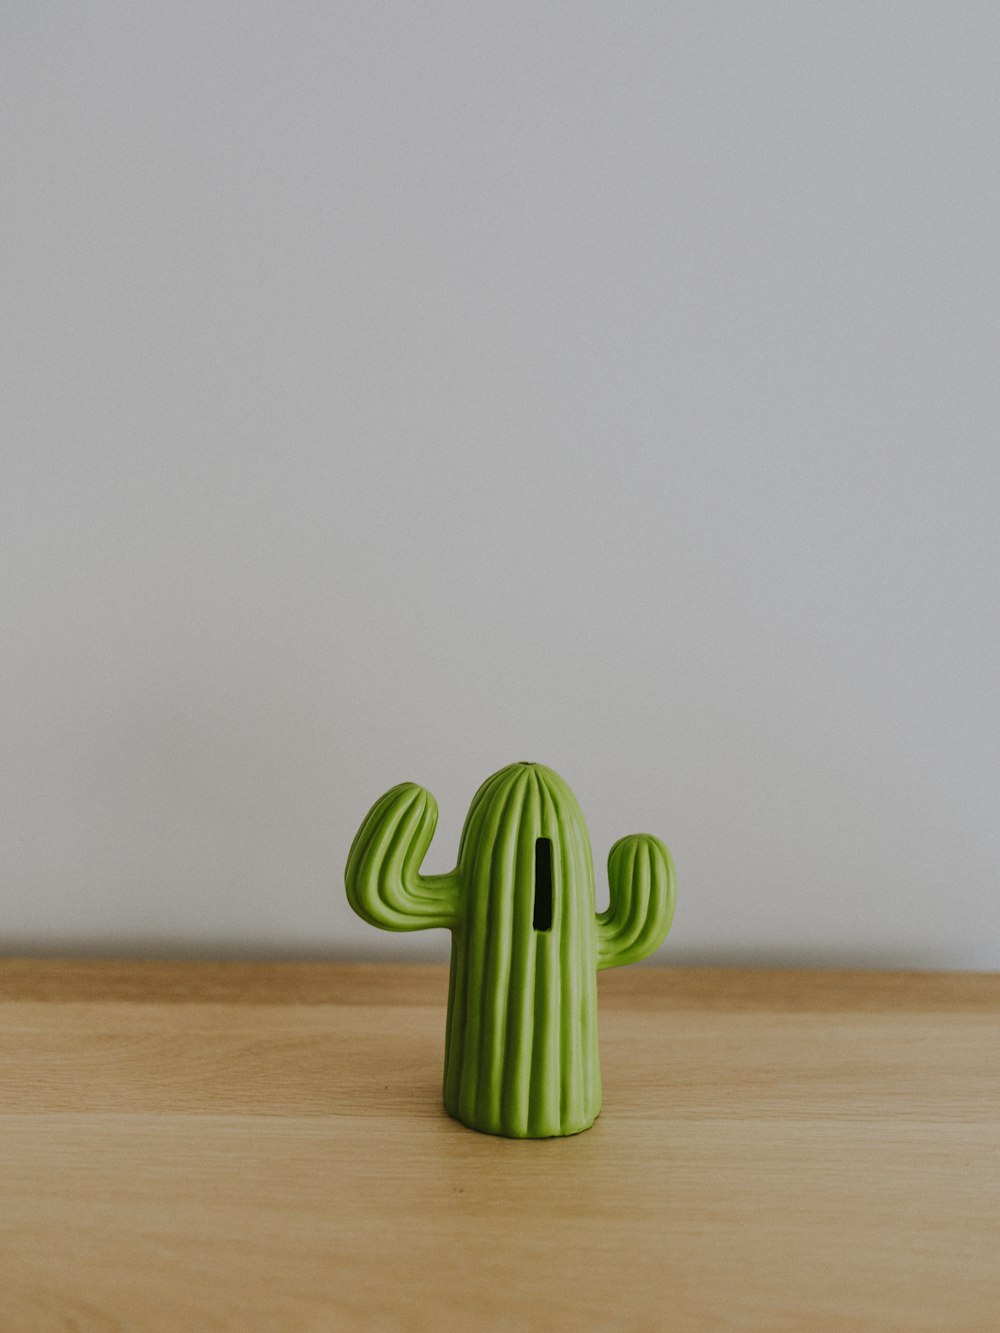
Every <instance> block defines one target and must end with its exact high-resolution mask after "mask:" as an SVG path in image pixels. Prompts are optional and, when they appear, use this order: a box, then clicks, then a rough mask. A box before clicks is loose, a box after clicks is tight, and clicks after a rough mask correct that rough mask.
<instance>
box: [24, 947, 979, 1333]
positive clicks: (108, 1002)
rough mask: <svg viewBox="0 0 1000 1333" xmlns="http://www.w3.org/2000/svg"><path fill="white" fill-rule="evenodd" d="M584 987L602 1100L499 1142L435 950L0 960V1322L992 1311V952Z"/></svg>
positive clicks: (459, 1326)
mask: <svg viewBox="0 0 1000 1333" xmlns="http://www.w3.org/2000/svg"><path fill="white" fill-rule="evenodd" d="M600 993H601V1043H602V1059H603V1072H604V1111H603V1113H602V1115H601V1117H600V1119H599V1120H598V1122H597V1124H596V1125H595V1126H594V1128H593V1129H592V1130H589V1131H588V1132H587V1133H585V1134H581V1135H579V1136H578V1137H575V1138H570V1139H557V1140H546V1141H539V1142H513V1141H510V1140H505V1139H498V1138H490V1137H488V1136H484V1135H480V1134H476V1133H473V1132H471V1131H469V1130H467V1129H464V1128H463V1127H462V1126H460V1125H458V1124H456V1123H455V1122H453V1121H451V1120H449V1119H448V1118H447V1116H445V1114H444V1113H443V1111H442V1109H441V1101H440V1081H441V1062H442V1050H443V1040H444V1017H445V1000H446V995H447V973H446V970H445V969H443V968H439V967H378V966H338V965H328V964H256V963H221V964H204V963H200V964H199V963H186V964H184V963H177V964H170V963H120V962H81V961H32V960H25V959H10V960H6V961H2V962H0V1056H2V1070H3V1076H2V1080H0V1330H2V1331H3V1333H21V1330H25V1331H29V1330H50V1329H51V1330H56V1329H59V1330H69V1329H73V1330H77V1331H78V1333H89V1330H102V1331H106V1333H113V1331H118V1330H120V1331H121V1333H133V1331H134V1333H144V1331H145V1330H164V1331H166V1330H170V1331H171V1333H202V1331H203V1330H204V1331H205V1333H209V1331H210V1330H248V1331H252V1330H275V1333H284V1331H285V1330H290V1331H292V1333H294V1331H295V1330H326V1329H330V1330H339V1329H348V1330H350V1329H362V1330H367V1329H378V1330H397V1329H398V1330H422V1329H434V1330H443V1331H445V1333H447V1331H449V1330H452V1329H455V1330H480V1329H483V1330H493V1329H497V1330H535V1329H545V1330H563V1329H565V1330H577V1329H624V1330H632V1329H635V1330H646V1329H649V1330H659V1329H663V1330H671V1331H677V1333H680V1331H682V1330H688V1329H691V1330H716V1329H718V1330H729V1329H733V1330H746V1329H759V1330H769V1331H771V1333H780V1331H782V1330H799V1329H802V1330H820V1331H822V1330H865V1331H866V1333H867V1331H868V1330H876V1331H877V1330H889V1329H892V1330H906V1331H907V1333H919V1330H930V1329H934V1330H948V1331H949V1333H961V1331H962V1330H982V1331H983V1333H987V1331H989V1333H995V1331H996V1330H998V1329H1000V1276H998V1269H1000V1128H998V1119H1000V977H996V976H982V975H942V974H923V975H922V974H905V973H865V972H856V973H849V972H792V971H783V972H771V971H758V970H753V971H746V970H736V969H732V970H708V969H660V968H654V967H639V968H635V967H634V968H627V969H622V970H621V971H620V972H608V973H602V974H601V977H600Z"/></svg>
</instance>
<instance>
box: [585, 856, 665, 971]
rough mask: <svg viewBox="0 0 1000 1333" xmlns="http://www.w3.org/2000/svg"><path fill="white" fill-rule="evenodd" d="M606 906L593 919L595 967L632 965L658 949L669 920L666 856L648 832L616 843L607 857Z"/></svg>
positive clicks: (663, 938)
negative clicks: (595, 932) (607, 899)
mask: <svg viewBox="0 0 1000 1333" xmlns="http://www.w3.org/2000/svg"><path fill="white" fill-rule="evenodd" d="M608 882H609V884H610V886H611V903H610V905H609V907H608V909H607V911H606V912H599V913H598V915H597V966H598V968H602V967H619V966H620V965H621V964H622V963H637V962H638V961H639V959H640V958H646V957H647V956H648V955H649V954H651V953H652V952H653V950H654V949H658V948H659V947H660V945H661V944H662V943H663V941H664V940H665V939H666V938H667V932H668V931H669V929H670V923H671V922H672V921H673V919H674V902H675V898H676V884H675V879H674V863H673V859H672V858H671V855H670V852H669V851H668V850H667V848H666V846H665V845H664V844H663V843H662V842H661V841H660V839H659V838H654V837H653V835H652V834H651V833H634V834H632V835H631V837H628V838H621V839H619V841H618V842H616V843H615V845H614V846H613V847H612V848H611V851H610V853H609V854H608Z"/></svg>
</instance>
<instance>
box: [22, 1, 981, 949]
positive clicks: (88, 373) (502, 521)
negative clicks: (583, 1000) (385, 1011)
mask: <svg viewBox="0 0 1000 1333" xmlns="http://www.w3.org/2000/svg"><path fill="white" fill-rule="evenodd" d="M2 28H3V40H2V71H0V72H2V80H0V85H2V87H0V100H2V117H3V133H2V137H0V159H2V161H0V165H2V179H3V186H2V191H3V198H4V207H3V220H2V228H3V244H2V262H3V267H4V291H5V295H4V299H3V306H2V313H0V320H2V325H3V339H4V352H3V377H4V381H5V387H4V392H3V399H2V408H0V412H2V439H3V454H4V459H3V487H2V497H0V506H2V524H0V547H2V552H0V555H2V568H3V571H4V572H3V579H2V626H3V632H2V672H3V675H2V682H3V683H2V703H0V707H2V712H3V718H2V730H3V743H2V751H0V782H2V802H0V808H2V811H3V819H2V822H0V842H2V866H0V871H2V879H0V947H2V948H3V949H6V950H7V951H22V952H26V951H31V950H39V951H58V950H68V951H74V952H81V951H95V952H103V953H116V952H117V953H122V952H136V953H158V954H195V953H202V954H212V955H214V954H232V953H244V954H248V955H287V956H295V955H305V954H308V955H322V956H340V957H343V956H368V957H371V956H384V957H389V956H395V957H405V958H417V957H444V956H445V950H446V936H444V934H443V933H428V934H421V935H409V936H405V937H395V936H389V935H384V934H381V933H378V932H375V931H373V930H371V929H369V928H368V927H366V926H365V925H363V924H362V923H361V922H360V921H358V920H356V919H355V918H353V917H352V915H351V914H350V912H349V910H348V908H347V906H346V903H345V902H344V900H343V895H342V881H341V873H342V866H343V862H344V859H345V857H346V853H347V849H348V846H349V844H350V840H351V837H352V835H353V833H354V830H355V828H356V827H357V825H358V823H359V822H360V820H361V818H362V817H363V815H364V814H365V812H366V810H367V808H368V806H369V805H370V804H371V802H372V801H374V799H375V798H376V797H377V796H378V795H379V794H380V793H381V792H382V791H383V790H384V789H385V788H387V787H389V786H391V785H392V784H393V783H395V782H397V781H400V780H402V779H413V780H416V781H420V782H422V783H423V784H424V785H426V786H428V787H429V788H430V789H431V790H432V791H433V792H434V793H435V795H436V796H437V798H438V800H439V802H440V806H441V821H440V824H439V828H438V834H437V838H436V840H435V843H434V845H433V847H432V849H431V853H430V856H429V858H428V861H427V863H426V866H427V869H428V870H430V871H436V870H444V869H446V868H449V867H450V865H451V864H452V863H453V860H454V855H455V851H456V848H457V840H458V834H459V830H460V827H461V823H462V820H463V818H464V815H465V812H466V809H467V807H468V803H469V800H470V798H471V796H472V794H473V791H474V790H475V788H476V786H477V785H478V783H479V782H480V781H481V780H482V779H483V778H484V777H486V776H487V774H489V773H490V772H492V771H493V770H494V769H496V768H498V767H500V766H501V765H502V764H504V763H506V762H508V761H510V760H512V759H519V758H524V757H527V758H532V759H538V760H541V761H543V762H546V763H548V764H550V765H551V766H553V767H555V768H557V769H558V770H559V771H560V772H561V773H562V774H563V775H564V776H565V777H566V778H567V780H568V781H569V782H570V783H571V784H572V785H573V786H574V788H575V790H576V792H577V794H578V796H579V798H580V800H581V803H582V804H583V807H584V810H585V812H586V814H587V816H588V822H589V825H590V830H591V835H592V839H593V843H594V852H595V859H596V862H597V870H598V886H599V888H598V894H599V902H600V903H601V904H603V902H604V901H605V899H606V892H607V890H606V881H605V878H604V873H603V867H604V861H605V858H606V855H607V851H608V848H609V846H610V844H611V843H612V841H613V840H614V839H615V838H616V837H618V836H619V835H621V834H623V833H626V832H631V831H635V830H637V829H648V830H650V831H654V832H658V833H660V834H661V835H662V836H663V837H665V838H666V840H667V841H668V842H669V843H670V845H671V847H672V849H673V851H674V854H675V858H676V861H677V865H678V871H679V880H680V897H679V907H678V913H677V919H676V924H675V927H674V933H673V936H672V939H671V941H670V943H669V944H668V946H667V948H666V949H665V950H664V953H663V955H662V958H663V959H664V960H665V961H669V960H672V961H675V962H694V961H710V960H712V961H740V960H744V961H767V960H770V961H776V962H805V963H832V964H858V965H886V966H906V965H914V966H931V967H969V968H990V967H997V966H1000V895H998V873H997V872H998V867H1000V822H998V819H997V796H998V781H997V779H998V771H1000V762H998V734H1000V706H998V689H997V679H998V666H1000V662H998V658H1000V619H998V615H997V612H998V605H1000V597H998V593H1000V588H998V582H1000V580H998V568H1000V560H998V557H1000V549H998V547H1000V542H998V535H997V518H998V500H1000V484H998V483H1000V477H998V473H1000V436H998V426H1000V377H998V374H997V367H998V349H1000V339H998V309H1000V305H998V297H1000V292H998V263H997V237H998V203H1000V188H998V186H1000V179H998V177H1000V170H998V168H1000V158H998V153H997V148H996V142H997V130H998V124H1000V122H998V111H1000V95H998V87H1000V80H998V74H1000V70H998V51H1000V9H998V7H997V6H996V5H995V4H992V3H985V4H976V3H961V2H960V3H948V4H945V3H938V4H927V3H920V2H919V0H907V2H906V3H894V4H886V3H870V2H869V0H865V3H854V2H853V0H836V3H810V4H799V3H766V4H763V3H755V4H744V3H725V4H724V3H711V2H710V0H708V2H706V0H696V2H695V3H649V4H627V3H626V4H618V3H616V4H610V3H609V4H579V5H565V4H549V3H541V4H538V3H534V2H532V3H509V2H508V3H505V4H503V5H477V4H458V3H455V4H434V3H428V4H419V5H410V4H403V3H400V4H392V5H385V4H377V3H368V2H367V0H366V3H358V4H347V5H327V4H318V3H317V4H310V3H283V4H277V3H266V4H253V3H250V4H248V3H244V2H242V0H241V3H239V4H237V3H235V2H234V3H218V2H215V0H210V2H209V3H201V2H199V3H197V4H194V3H190V4H185V3H175V4H170V5H165V6H164V5H157V4H153V3H151V2H150V0H129V3H125V2H124V0H122V3H95V4H88V5H83V6H79V5H71V4H67V3H61V4H51V5H44V6H43V5H40V4H30V3H26V4H17V5H8V6H5V7H4V11H3V18H2Z"/></svg>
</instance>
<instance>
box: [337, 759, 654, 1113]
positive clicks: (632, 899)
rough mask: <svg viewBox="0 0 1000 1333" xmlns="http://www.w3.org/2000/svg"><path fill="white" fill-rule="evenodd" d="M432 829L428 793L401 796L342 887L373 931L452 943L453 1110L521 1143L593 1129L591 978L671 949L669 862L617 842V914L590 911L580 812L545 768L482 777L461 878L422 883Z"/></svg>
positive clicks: (448, 1042) (391, 796) (363, 836)
mask: <svg viewBox="0 0 1000 1333" xmlns="http://www.w3.org/2000/svg"><path fill="white" fill-rule="evenodd" d="M436 824H437V804H436V803H435V801H434V798H433V796H431V794H430V792H428V791H425V790H424V789H423V788H422V787H418V786H417V785H416V784H415V783H412V782H404V783H401V784H400V785H399V786H398V787H393V788H392V790H391V791H388V792H386V794H385V795H384V796H383V797H382V798H381V800H379V801H377V802H376V803H375V805H374V806H373V807H372V809H371V811H370V812H369V814H368V817H367V818H366V820H365V822H364V823H363V824H362V826H361V828H360V830H359V831H358V835H357V837H356V838H355V839H354V843H353V845H352V847H351V852H350V856H349V857H348V861H347V871H346V883H347V897H348V900H349V901H350V904H351V906H352V907H353V908H354V910H355V911H356V912H357V913H358V915H359V916H361V917H363V918H364V919H365V920H366V921H368V922H369V923H370V924H371V925H373V926H381V927H383V928H384V929H386V930H420V929H422V928H424V927H428V926H445V927H447V928H448V929H449V930H450V931H451V933H452V946H451V980H450V985H449V992H448V1024H447V1032H446V1037H445V1067H444V1104H445V1109H446V1110H447V1111H448V1113H449V1114H450V1115H452V1116H454V1117H455V1119H457V1120H460V1121H462V1123H463V1124H465V1125H468V1126H469V1127H470V1128H471V1129H478V1130H481V1131H483V1132H484V1133H487V1134H504V1135H507V1136H508V1137H511V1138H518V1139H525V1138H529V1139H536V1138H547V1137H550V1136H552V1135H560V1134H577V1133H579V1132H580V1130H583V1129H588V1128H589V1127H590V1126H591V1125H592V1124H593V1123H594V1120H595V1119H596V1117H597V1115H598V1112H599V1111H600V1109H601V1069H600V1058H599V1053H598V1045H597V977H596V974H597V971H598V969H599V968H602V967H617V966H618V965H619V964H621V963H634V962H636V961H638V959H640V958H645V957H646V955H647V954H650V953H652V952H653V950H654V949H657V948H659V946H660V945H661V944H662V943H663V941H664V940H665V939H666V936H667V931H668V930H669V929H670V923H671V920H672V919H673V915H674V867H673V862H672V860H671V857H670V853H669V851H668V850H667V848H666V847H665V846H664V844H663V843H662V842H661V841H660V840H659V838H654V837H652V836H651V835H650V834H645V833H639V834H634V835H633V836H631V837H628V838H622V839H621V840H620V841H619V842H616V843H615V845H614V846H613V847H612V849H611V853H610V855H609V856H608V880H609V882H610V887H611V902H610V906H609V907H608V909H607V911H605V912H601V913H599V914H595V910H594V868H593V861H592V859H591V854H590V839H589V838H588V836H587V829H586V825H585V824H584V822H583V815H582V813H581V811H580V807H579V805H578V804H577V800H576V797H575V796H574V795H573V793H572V792H571V791H570V789H569V787H568V786H567V785H566V783H565V782H564V781H563V780H562V778H561V777H559V775H558V774H557V773H554V772H553V771H552V769H550V768H545V767H543V766H542V765H541V764H529V763H520V764H511V765H509V766H508V767H507V768H503V769H501V770H500V772H499V773H494V775H493V776H492V777H491V778H489V779H487V781H486V782H484V783H483V785H482V786H481V787H480V788H479V791H478V792H477V793H476V795H475V797H474V798H473V801H472V806H471V808H470V809H469V814H468V816H467V818H466V821H465V827H464V828H463V830H462V838H461V843H460V846H459V853H458V867H457V868H456V869H455V870H453V871H452V872H451V873H450V874H447V875H421V874H420V873H419V872H420V864H421V862H422V861H423V858H424V854H425V853H426V851H427V848H428V845H429V844H430V841H431V838H432V837H433V835H434V828H435V825H436Z"/></svg>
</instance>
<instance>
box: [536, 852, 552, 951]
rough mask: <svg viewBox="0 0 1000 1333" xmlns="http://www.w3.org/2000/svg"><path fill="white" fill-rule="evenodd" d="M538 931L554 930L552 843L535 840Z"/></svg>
mask: <svg viewBox="0 0 1000 1333" xmlns="http://www.w3.org/2000/svg"><path fill="white" fill-rule="evenodd" d="M532 924H533V925H534V927H535V929H536V930H551V929H552V843H551V841H550V840H549V839H548V838H536V839H535V917H534V921H533V923H532Z"/></svg>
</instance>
